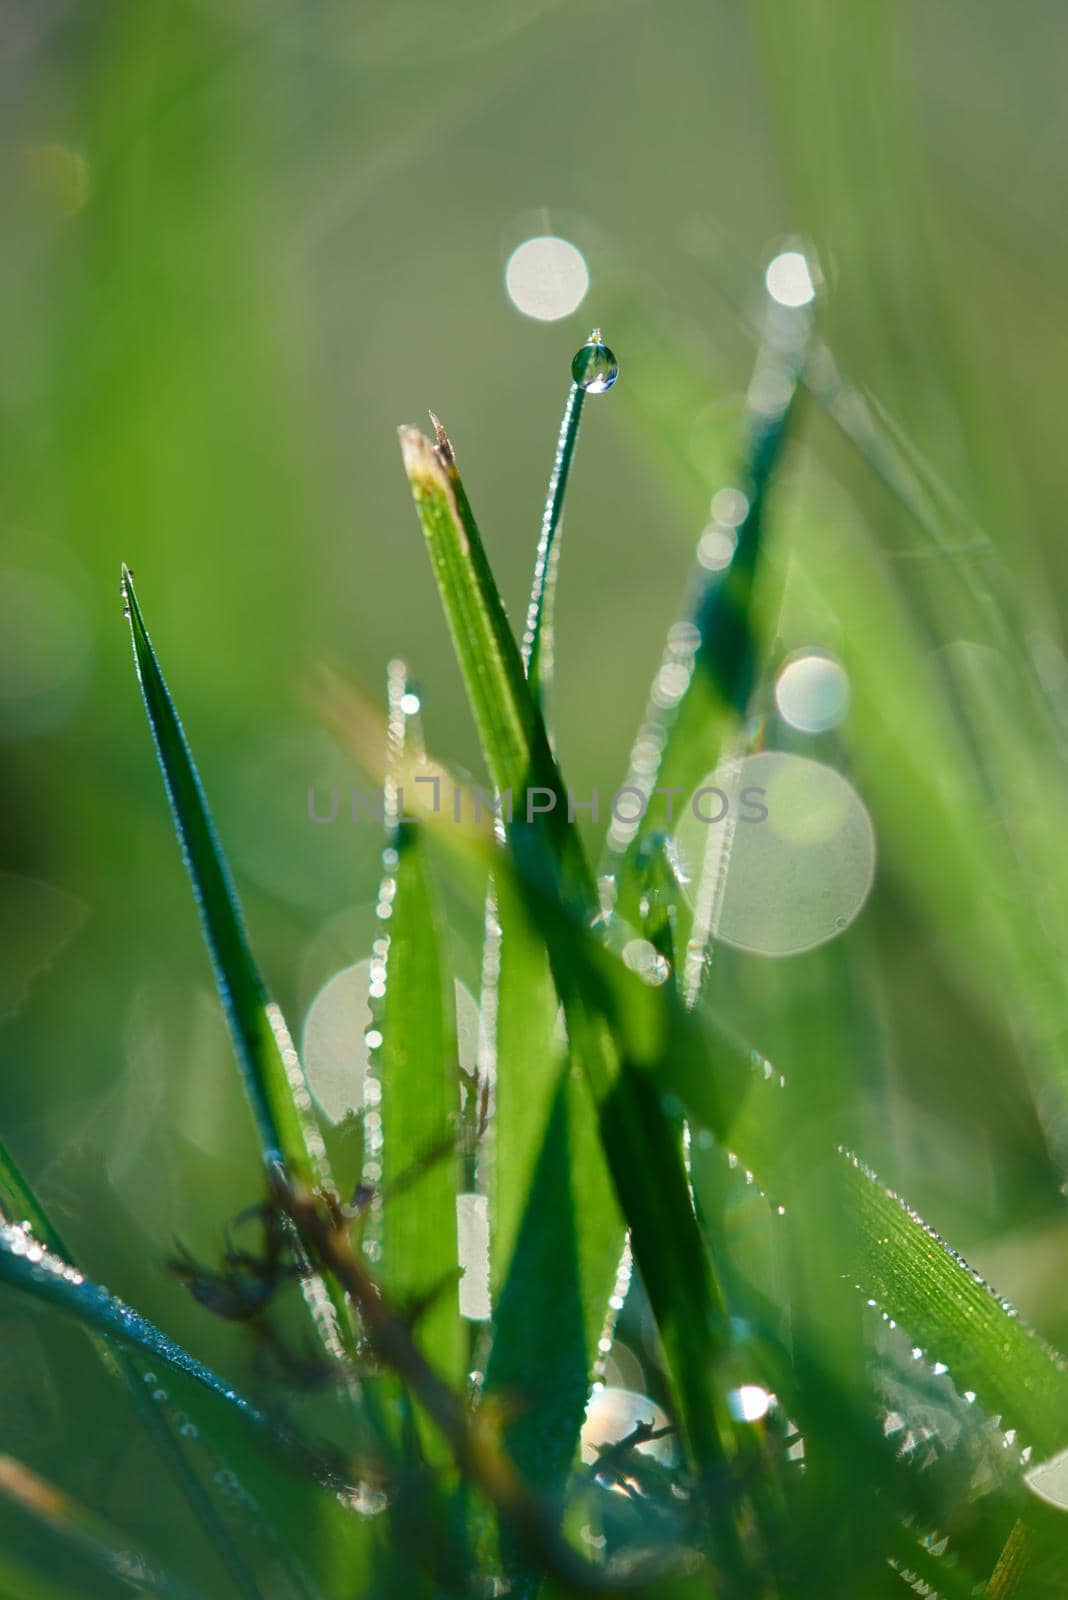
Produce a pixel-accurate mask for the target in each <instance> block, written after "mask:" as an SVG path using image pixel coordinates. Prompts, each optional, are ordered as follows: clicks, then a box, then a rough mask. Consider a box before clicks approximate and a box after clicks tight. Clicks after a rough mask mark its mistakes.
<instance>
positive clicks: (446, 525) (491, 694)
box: [400, 428, 594, 905]
mask: <svg viewBox="0 0 1068 1600" xmlns="http://www.w3.org/2000/svg"><path fill="white" fill-rule="evenodd" d="M400 442H401V453H402V456H403V458H404V466H405V471H406V472H407V474H408V481H409V483H410V485H411V489H412V496H413V498H414V500H415V505H416V510H417V511H418V514H419V522H420V525H421V527H422V530H423V535H424V537H425V539H426V544H427V550H428V552H429V555H430V561H431V565H432V567H433V569H434V576H435V578H436V579H437V584H438V589H439V592H440V594H441V599H442V604H443V606H444V608H445V616H446V619H447V621H448V624H449V629H450V632H451V633H452V639H453V644H454V646H455V649H456V655H457V659H458V660H459V662H460V668H461V671H462V673H463V677H464V683H465V685H466V688H467V693H468V698H469V700H470V702H471V709H472V711H473V713H474V717H475V723H476V725H477V727H478V732H479V736H480V739H481V743H482V749H483V751H484V753H485V756H486V761H487V764H488V766H489V771H490V777H491V779H492V781H493V784H494V787H495V788H496V790H497V791H498V794H500V795H504V794H508V793H510V794H511V795H512V796H513V801H514V804H515V807H516V818H517V822H518V823H519V824H520V825H522V824H523V821H524V807H525V797H526V794H527V791H528V790H531V789H535V788H538V789H544V790H546V791H548V795H550V796H555V803H554V804H553V805H552V809H551V810H548V811H546V812H545V813H544V815H543V816H542V817H541V818H540V819H539V821H540V827H539V829H538V831H539V833H542V832H544V835H545V837H546V838H547V840H548V841H549V842H550V846H551V850H552V855H553V858H554V860H555V861H558V862H559V863H560V864H561V871H562V874H563V882H564V884H565V885H566V889H567V893H568V895H569V897H572V896H573V897H577V898H579V899H581V900H582V901H584V902H585V903H586V904H587V905H592V904H593V903H594V888H593V878H592V875H591V873H590V869H589V864H588V863H587V861H586V859H585V856H584V854H583V851H582V848H581V845H580V843H579V840H578V836H577V834H576V833H575V831H574V829H573V828H571V827H570V826H569V824H568V819H567V797H566V792H565V790H564V787H563V784H562V781H561V779H560V774H559V771H558V770H557V767H556V763H555V761H554V760H553V756H552V752H551V750H550V748H549V741H548V738H547V737H546V733H545V725H544V722H543V721H542V718H541V715H540V713H539V711H538V709H537V706H536V705H535V703H534V700H533V697H532V696H531V693H530V686H529V684H528V683H527V680H526V676H525V674H524V672H523V662H522V657H521V655H520V651H519V647H518V645H517V644H516V641H515V636H514V635H513V633H512V630H511V627H510V625H509V622H508V618H507V615H506V613H505V609H504V603H503V602H502V600H501V597H500V594H499V592H498V589H497V585H496V583H495V582H494V578H493V573H492V572H491V570H490V565H489V561H488V560H487V557H486V552H485V550H484V548H483V545H482V538H481V535H480V534H479V531H478V526H477V524H476V522H475V519H474V515H473V513H472V511H471V507H470V504H469V502H468V499H467V495H466V494H465V492H464V487H463V484H462V482H461V480H460V475H459V473H458V471H457V469H456V457H455V455H454V453H453V450H452V446H451V444H450V443H449V441H448V439H447V437H446V435H445V432H444V430H443V429H442V430H441V431H440V433H439V439H438V443H437V444H436V445H432V444H431V443H430V440H429V439H427V438H426V437H425V435H423V434H422V433H420V432H419V430H418V429H417V428H402V429H401V430H400ZM535 803H536V804H537V805H538V806H541V805H543V804H544V805H546V806H547V805H548V804H549V800H548V798H545V799H544V800H543V799H542V798H541V797H538V799H537V800H536V802H535ZM546 865H547V866H548V867H549V868H550V869H551V868H552V866H553V861H552V860H550V861H548V862H547V863H546Z"/></svg>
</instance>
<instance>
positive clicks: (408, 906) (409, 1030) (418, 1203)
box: [371, 661, 467, 1384]
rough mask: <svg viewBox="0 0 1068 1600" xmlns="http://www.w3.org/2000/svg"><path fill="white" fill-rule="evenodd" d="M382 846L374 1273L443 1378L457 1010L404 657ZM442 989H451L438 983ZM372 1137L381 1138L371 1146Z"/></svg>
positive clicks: (395, 672)
mask: <svg viewBox="0 0 1068 1600" xmlns="http://www.w3.org/2000/svg"><path fill="white" fill-rule="evenodd" d="M388 693H389V722H388V741H389V752H390V771H391V777H390V781H389V782H388V784H387V786H386V804H387V818H388V823H389V840H388V845H387V848H386V850H385V852H384V855H383V863H384V867H385V877H384V879H383V883H382V887H381V890H380V893H379V917H380V919H381V933H380V937H379V940H378V941H376V958H377V960H378V961H383V960H384V968H385V972H384V976H385V997H384V1000H382V1001H381V1027H380V1032H381V1036H382V1042H381V1044H380V1045H379V1046H378V1047H377V1049H376V1050H375V1051H374V1052H373V1054H372V1061H373V1064H374V1071H375V1073H376V1076H377V1079H378V1082H379V1084H380V1086H381V1107H380V1110H379V1113H378V1114H379V1116H380V1118H381V1123H380V1133H379V1136H378V1137H377V1138H375V1140H374V1142H373V1143H372V1146H371V1154H372V1157H373V1159H374V1161H375V1163H376V1164H377V1167H378V1169H379V1177H378V1178H377V1179H374V1175H373V1174H372V1175H371V1176H372V1179H374V1181H373V1182H372V1187H374V1188H379V1187H380V1188H381V1191H382V1195H383V1203H382V1208H381V1214H380V1218H379V1231H380V1241H381V1272H382V1277H383V1281H384V1284H385V1285H386V1287H387V1288H388V1290H389V1292H390V1294H391V1295H392V1296H393V1298H394V1299H395V1300H398V1301H399V1302H401V1303H403V1301H404V1300H405V1299H407V1300H409V1301H410V1302H411V1303H412V1304H416V1303H418V1304H420V1305H421V1306H422V1309H421V1311H420V1314H419V1317H418V1321H417V1323H416V1327H415V1338H416V1342H417V1344H418V1346H419V1348H420V1349H421V1350H422V1351H423V1353H424V1355H425V1356H426V1357H427V1358H428V1359H429V1360H431V1361H432V1362H433V1364H434V1366H435V1367H436V1368H437V1369H438V1370H439V1371H440V1372H441V1373H442V1374H443V1376H445V1377H446V1378H447V1379H448V1381H449V1382H450V1383H453V1384H457V1383H459V1382H460V1381H461V1380H462V1378H463V1377H464V1375H465V1373H466V1370H467V1362H466V1336H465V1330H464V1325H463V1323H462V1321H461V1318H460V1307H459V1295H458V1289H457V1285H458V1282H459V1276H460V1273H459V1266H458V1254H457V1196H458V1193H459V1191H460V1188H461V1183H460V1177H461V1174H460V1148H459V1111H460V1069H459V1062H458V1058H457V1047H456V1022H455V1017H456V1007H455V999H454V996H453V992H452V984H451V980H448V979H447V975H446V973H445V970H444V966H443V962H442V951H441V942H440V939H439V934H438V928H439V915H440V914H439V911H438V908H437V905H436V904H435V901H434V896H433V891H432V887H431V883H430V880H429V873H428V868H427V862H426V857H425V851H424V847H423V840H422V832H423V830H422V828H421V826H420V825H419V824H418V823H415V822H413V821H411V820H409V819H408V818H407V817H406V814H405V798H404V787H403V784H401V783H398V781H397V778H398V772H399V770H400V768H401V764H402V763H403V762H404V761H405V760H406V759H411V761H412V762H413V764H414V769H415V774H416V775H415V777H414V778H413V781H414V782H418V771H419V766H420V756H421V752H422V741H421V738H420V734H419V726H418V716H419V713H418V698H417V696H415V695H414V694H413V693H412V692H411V691H410V689H409V686H408V681H407V674H406V671H405V667H404V664H403V662H400V661H394V662H391V663H390V668H389V683H388ZM447 984H448V987H447ZM379 1141H380V1142H379Z"/></svg>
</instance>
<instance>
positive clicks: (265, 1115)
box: [122, 566, 354, 1360]
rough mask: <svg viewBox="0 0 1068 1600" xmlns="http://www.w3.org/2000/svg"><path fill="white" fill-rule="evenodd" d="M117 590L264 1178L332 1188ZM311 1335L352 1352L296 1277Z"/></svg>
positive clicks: (135, 616)
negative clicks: (279, 1169) (285, 1177)
mask: <svg viewBox="0 0 1068 1600" xmlns="http://www.w3.org/2000/svg"><path fill="white" fill-rule="evenodd" d="M122 586H123V593H124V595H125V598H126V611H127V615H128V620H129V623H130V635H131V638H132V640H133V652H134V663H135V666H136V669H137V677H138V681H139V683H140V685H141V693H142V695H143V697H144V702H145V710H146V712H147V713H148V721H149V726H150V727H151V730H152V737H153V740H154V742H155V746H156V754H157V756H158V758H159V764H160V769H161V771H162V773H163V781H164V786H165V788H166V791H167V798H168V800H169V801H170V806H171V814H172V816H173V819H174V825H175V829H176V831H177V834H178V838H179V841H180V843H181V847H182V854H183V857H184V859H185V864H186V867H187V869H188V872H189V876H190V879H191V881H192V884H193V892H194V895H195V897H196V902H197V907H198V909H199V911H200V918H201V924H202V926H203V930H204V937H205V940H206V942H207V945H208V949H209V951H210V952H211V957H212V964H213V966H214V969H215V977H216V982H217V984H218V988H219V993H220V995H221V997H222V1001H223V1007H224V1009H225V1011H226V1016H227V1020H228V1022H229V1024H230V1032H231V1035H232V1037H233V1041H234V1048H235V1051H236V1053H237V1058H238V1062H239V1063H240V1066H241V1069H242V1075H243V1078H244V1083H245V1089H246V1092H247V1094H248V1098H249V1103H250V1105H251V1107H252V1112H253V1116H254V1118H255V1121H256V1126H257V1129H258V1132H259V1137H260V1145H261V1148H262V1151H263V1159H264V1163H265V1165H266V1167H267V1170H268V1179H269V1181H272V1176H273V1172H274V1169H275V1168H276V1166H277V1165H278V1163H281V1164H282V1165H284V1167H285V1169H286V1171H287V1173H288V1174H289V1176H290V1179H291V1180H295V1181H297V1182H300V1183H303V1184H306V1185H308V1186H310V1187H312V1188H327V1189H333V1187H334V1185H333V1182H332V1179H331V1177H330V1172H329V1167H328V1164H327V1160H326V1151H325V1147H324V1145H323V1139H322V1134H321V1133H320V1131H319V1128H318V1126H317V1124H316V1121H315V1116H314V1112H313V1110H312V1101H311V1094H310V1092H309V1089H308V1085H307V1080H306V1079H305V1077H304V1073H303V1070H302V1068H301V1065H300V1060H299V1058H298V1056H297V1052H296V1050H295V1048H294V1046H293V1041H292V1040H291V1038H290V1036H289V1032H288V1029H287V1028H286V1025H285V1019H284V1018H283V1016H282V1013H281V1011H280V1010H279V1008H278V1006H277V1005H275V1003H274V1002H273V1001H272V1000H271V998H270V996H269V995H268V992H267V988H266V985H265V984H264V981H263V979H262V977H261V976H260V972H259V969H258V967H257V966H256V963H255V961H254V960H253V957H252V952H251V950H250V948H249V943H248V936H247V934H246V932H245V925H244V921H243V919H242V916H241V910H240V907H239V905H238V901H237V893H236V890H235V888H234V885H233V881H232V879H231V877H230V872H229V869H228V867H227V865H226V861H225V858H224V857H223V854H222V850H221V848H220V846H219V842H218V838H217V836H216V833H215V827H214V824H213V823H212V820H211V815H210V813H209V811H208V803H207V799H206V797H205V794H204V790H203V786H202V785H201V782H200V776H199V774H198V772H197V770H196V767H195V765H194V763H193V756H192V752H191V751H190V749H189V745H188V743H187V741H186V737H185V734H184V732H183V730H182V725H181V722H180V721H179V719H178V713H177V711H176V710H175V707H174V702H173V700H172V699H171V696H170V692H169V690H168V688H167V685H166V683H165V681H164V678H163V673H162V672H161V670H160V666H159V662H158V661H157V659H156V654H155V651H154V650H153V648H152V643H151V640H150V639H149V636H148V632H147V630H146V628H145V624H144V618H143V617H142V614H141V608H140V605H139V604H138V600H137V594H136V592H135V590H134V586H133V580H132V577H131V575H130V572H129V569H128V568H126V567H125V566H124V567H123V569H122ZM302 1289H303V1292H304V1297H305V1300H306V1302H307V1304H308V1310H309V1315H310V1317H311V1320H312V1322H313V1323H314V1325H315V1329H316V1333H317V1335H318V1337H319V1338H320V1339H321V1340H322V1342H323V1344H324V1345H325V1347H326V1349H327V1351H328V1353H329V1354H330V1355H331V1356H333V1357H334V1358H335V1359H338V1360H343V1359H344V1358H345V1357H346V1355H350V1354H351V1353H352V1350H353V1348H354V1346H353V1335H352V1326H351V1320H350V1317H349V1311H348V1306H347V1304H346V1301H345V1297H344V1295H343V1294H342V1292H341V1290H340V1289H339V1288H338V1286H337V1285H336V1284H335V1283H334V1282H333V1281H332V1280H330V1279H329V1278H328V1279H327V1280H326V1281H325V1283H324V1282H323V1281H322V1280H320V1279H319V1278H318V1277H316V1276H314V1275H309V1276H305V1277H304V1278H303V1279H302Z"/></svg>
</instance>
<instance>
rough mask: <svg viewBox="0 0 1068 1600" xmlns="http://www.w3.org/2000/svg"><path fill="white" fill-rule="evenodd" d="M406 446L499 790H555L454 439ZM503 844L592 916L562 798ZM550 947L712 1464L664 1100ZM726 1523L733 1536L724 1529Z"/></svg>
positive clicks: (700, 1283)
mask: <svg viewBox="0 0 1068 1600" xmlns="http://www.w3.org/2000/svg"><path fill="white" fill-rule="evenodd" d="M401 449H402V453H403V456H404V462H405V467H406V469H407V472H408V476H409V480H410V482H411V486H412V493H413V497H414V499H415V503H416V509H417V511H418V513H419V519H420V523H421V525H422V528H423V533H424V536H425V538H426V541H427V545H428V548H429V551H430V556H431V561H432V564H433V567H434V572H435V576H436V577H437V580H438V586H439V590H440V592H441V598H442V602H443V605H444V608H445V612H446V616H447V617H448V619H449V624H450V627H451V630H452V634H453V640H454V643H455V645H456V650H457V655H458V657H459V660H460V665H461V669H462V671H463V674H464V678H465V682H466V684H467V689H468V696H469V699H470V701H471V706H472V709H473V711H474V713H475V719H476V722H477V724H478V727H479V732H480V734H481V738H482V744H483V749H484V752H485V756H486V760H487V763H488V765H489V768H490V772H491V775H492V777H493V780H494V783H495V784H496V786H497V788H498V790H502V791H503V790H506V789H509V788H512V789H515V790H519V791H520V792H522V791H523V790H525V788H526V787H527V786H528V785H532V784H536V785H539V786H543V787H544V788H545V789H546V790H547V791H548V792H549V793H550V794H552V795H555V796H557V797H563V796H564V795H565V793H566V791H565V789H564V785H563V782H562V779H561V777H560V774H559V771H558V769H557V767H556V764H555V761H554V759H553V757H552V753H551V751H550V749H549V745H548V740H547V738H546V735H545V729H544V724H543V723H542V720H541V717H540V714H539V712H538V709H537V707H536V705H535V704H534V701H533V699H532V697H531V695H530V691H529V686H528V684H527V683H526V680H525V678H524V676H523V670H522V661H521V658H520V654H519V650H518V648H517V646H516V644H515V640H514V638H513V637H512V634H511V630H510V629H509V626H508V622H507V618H506V616H505V612H504V607H503V605H502V603H501V600H500V596H499V594H498V591H497V588H496V584H495V583H494V580H493V575H492V573H491V571H490V568H489V563H488V561H487V559H486V556H485V552H484V550H483V547H482V543H481V539H480V537H479V534H478V529H477V526H476V524H475V520H474V516H473V514H472V512H471V508H470V505H469V503H468V501H467V497H466V495H465V494H464V491H463V486H462V484H461V482H460V477H459V473H458V472H457V470H456V461H455V455H454V453H453V451H452V447H451V445H450V444H449V441H448V439H447V437H446V436H445V434H444V431H443V430H440V429H439V440H438V444H437V447H436V448H435V447H434V446H432V445H431V444H430V442H429V441H428V440H427V439H425V438H424V437H423V435H422V434H420V433H418V432H417V431H416V430H414V429H411V428H406V429H403V430H402V431H401ZM539 824H540V825H539ZM509 838H510V843H511V848H512V851H513V853H514V855H515V857H516V860H517V863H518V865H519V869H520V873H521V875H522V876H523V877H524V879H526V880H527V881H532V882H535V883H539V884H541V885H542V886H543V888H549V889H551V890H552V891H553V892H554V893H555V894H557V895H558V896H559V897H561V898H562V899H563V900H564V902H565V903H566V904H568V905H569V906H571V907H573V908H575V911H576V914H577V915H578V916H579V917H580V918H581V920H583V921H586V922H588V921H591V920H592V919H593V918H594V917H595V916H596V914H597V911H598V906H597V900H596V896H595V894H594V890H593V881H592V874H591V872H590V869H589V866H588V864H587V862H586V859H585V855H584V853H583V851H582V847H581V843H580V841H579V838H578V835H577V833H576V831H575V829H574V828H573V827H572V826H571V825H570V824H569V822H568V819H567V817H566V816H564V815H563V814H562V813H561V811H560V809H559V805H558V804H557V805H556V806H555V807H554V809H553V810H552V811H551V812H549V813H548V814H547V815H545V816H543V817H541V818H539V817H534V818H533V819H531V821H530V822H528V821H527V820H526V818H523V819H518V818H517V819H516V822H514V823H513V826H512V828H511V830H510V833H509ZM544 931H545V930H544V929H543V933H544ZM546 942H547V945H548V949H549V956H550V961H551V964H552V968H553V976H554V980H555V983H556V987H557V991H558V993H559V995H560V998H561V1000H562V1002H563V1004H564V1008H565V1011H566V1013H567V1021H568V1030H569V1035H570V1039H571V1045H572V1050H573V1053H574V1056H575V1059H576V1060H577V1061H578V1062H579V1063H580V1064H581V1067H582V1070H583V1071H584V1072H585V1074H586V1076H587V1080H588V1082H589V1085H590V1088H591V1090H592V1092H593V1095H594V1099H595V1101H596V1104H597V1108H598V1117H599V1122H600V1129H601V1137H602V1141H603V1143H604V1148H605V1153H606V1156H607V1159H608V1165H609V1168H610V1170H611V1174H612V1181H613V1184H614V1186H615V1189H616V1193H617V1195H618V1197H619V1200H620V1204H621V1209H622V1211H623V1214H624V1216H625V1217H626V1219H627V1222H628V1225H629V1226H630V1228H631V1233H632V1240H633V1246H634V1254H635V1259H636V1261H637V1263H638V1266H639V1269H640V1271H641V1272H642V1274H643V1277H644V1278H645V1281H646V1284H647V1287H648V1289H649V1292H650V1297H651V1299H652V1302H653V1306H654V1310H655V1312H656V1314H657V1317H658V1321H659V1322H660V1326H661V1331H662V1333H663V1336H664V1340H665V1346H666V1349H667V1354H668V1361H669V1367H670V1369H671V1371H672V1373H673V1375H674V1381H675V1384H676V1389H677V1398H678V1402H679V1406H680V1413H681V1415H682V1416H683V1418H684V1420H685V1424H686V1428H687V1433H688V1437H689V1440H690V1443H691V1446H692V1448H693V1451H694V1454H695V1456H696V1457H697V1459H698V1460H700V1461H701V1462H702V1463H704V1464H705V1465H706V1466H707V1465H709V1464H710V1463H713V1462H716V1461H718V1460H720V1459H721V1456H722V1449H723V1446H722V1438H721V1429H722V1428H723V1426H724V1425H725V1422H724V1419H723V1418H722V1417H719V1416H717V1410H718V1408H717V1404H716V1401H715V1397H714V1390H713V1386H712V1382H711V1372H710V1364H709V1354H710V1348H711V1347H714V1345H715V1342H716V1339H717V1337H719V1336H722V1333H723V1331H724V1328H725V1319H724V1312H723V1307H722V1304H721V1302H720V1301H719V1299H718V1295H717V1293H716V1291H715V1288H714V1284H713V1280H712V1278H711V1275H710V1268H709V1263H708V1260H707V1257H706V1255H705V1251H704V1246H703V1244H702V1241H701V1238H700V1235H699V1233H698V1230H697V1226H696V1222H695V1219H694V1216H693V1210H692V1207H691V1204H690V1198H689V1192H688V1189H687V1185H686V1178H685V1173H684V1171H683V1168H682V1162H681V1157H680V1153H679V1150H678V1148H677V1141H676V1139H675V1136H674V1133H673V1131H672V1130H671V1128H670V1126H669V1124H668V1122H667V1119H666V1116H665V1114H664V1111H663V1108H662V1105H661V1101H660V1097H659V1094H658V1093H656V1092H655V1091H654V1092H650V1087H649V1084H648V1082H643V1081H642V1080H641V1078H640V1076H639V1075H636V1074H635V1072H634V1071H633V1069H632V1065H631V1063H630V1062H629V1061H627V1060H626V1059H625V1058H621V1057H620V1056H619V1055H618V1053H617V1051H616V1049H615V1046H614V1043H613V1041H612V1040H611V1038H609V1037H608V1036H607V1035H606V1032H605V1029H604V1027H603V1020H602V1018H601V1016H600V1014H599V1010H598V1007H597V1005H596V1004H594V1005H593V1006H592V1007H591V1005H590V1004H589V1003H588V1002H589V999H590V997H589V996H588V995H587V993H586V991H585V988H584V985H583V983H582V982H580V981H579V980H578V979H577V978H576V976H575V973H574V971H573V969H572V967H571V966H570V963H569V959H568V957H567V955H566V954H565V953H564V952H563V951H562V950H561V949H560V948H559V946H557V947H555V948H554V945H553V943H552V941H551V939H547V941H546ZM667 1237H671V1238H672V1239H674V1240H675V1241H676V1248H675V1249H674V1250H671V1251H665V1250H664V1249H663V1241H664V1239H665V1238H667ZM726 1426H729V1424H726ZM720 1531H721V1533H723V1535H724V1537H730V1535H729V1533H728V1532H727V1530H726V1528H725V1527H721V1530H720Z"/></svg>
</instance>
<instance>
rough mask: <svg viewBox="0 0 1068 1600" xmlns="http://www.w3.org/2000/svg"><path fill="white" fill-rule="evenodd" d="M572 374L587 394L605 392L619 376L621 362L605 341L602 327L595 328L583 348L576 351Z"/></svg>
mask: <svg viewBox="0 0 1068 1600" xmlns="http://www.w3.org/2000/svg"><path fill="white" fill-rule="evenodd" d="M571 376H572V378H574V380H575V382H576V383H577V384H578V386H579V388H580V389H585V391H586V393H587V394H604V393H605V391H606V390H607V389H610V388H611V387H612V385H613V384H614V383H615V381H616V379H617V378H618V377H619V362H618V361H617V360H616V358H615V356H614V355H613V354H612V352H611V350H609V348H608V346H607V345H606V344H605V343H603V341H602V339H601V330H600V328H594V330H593V332H592V333H591V334H590V337H589V338H588V339H587V341H586V343H585V344H584V345H583V346H582V349H581V350H576V351H575V355H574V357H573V359H572V362H571Z"/></svg>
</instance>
